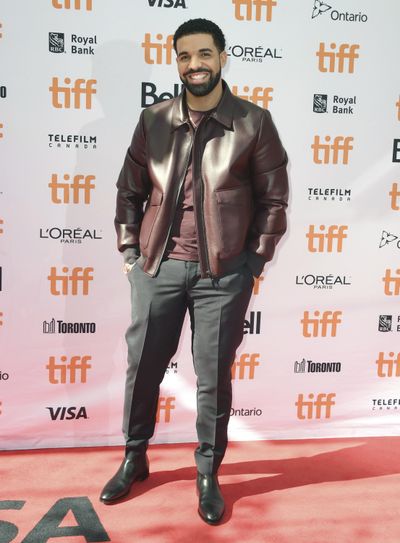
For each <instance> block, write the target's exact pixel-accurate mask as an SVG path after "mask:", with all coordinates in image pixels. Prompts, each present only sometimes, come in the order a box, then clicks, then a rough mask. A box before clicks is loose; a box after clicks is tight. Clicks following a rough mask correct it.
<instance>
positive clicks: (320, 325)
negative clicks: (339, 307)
mask: <svg viewBox="0 0 400 543" xmlns="http://www.w3.org/2000/svg"><path fill="white" fill-rule="evenodd" d="M342 314H343V313H342V311H324V312H323V313H322V317H321V313H320V312H319V311H314V315H313V317H310V312H309V311H304V315H303V318H302V319H301V321H300V322H301V324H302V325H303V336H304V337H328V336H329V337H336V333H337V328H338V325H339V324H341V323H342V321H341V319H340V317H341V316H342Z"/></svg>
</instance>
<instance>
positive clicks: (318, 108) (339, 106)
mask: <svg viewBox="0 0 400 543" xmlns="http://www.w3.org/2000/svg"><path fill="white" fill-rule="evenodd" d="M328 101H329V97H328V95H327V94H314V99H313V111H314V113H333V114H334V115H354V107H355V105H356V104H357V96H339V95H338V94H334V95H333V96H332V106H331V108H329V106H328Z"/></svg>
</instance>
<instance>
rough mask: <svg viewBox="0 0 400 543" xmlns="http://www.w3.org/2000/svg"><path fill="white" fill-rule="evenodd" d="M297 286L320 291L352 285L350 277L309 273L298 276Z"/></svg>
mask: <svg viewBox="0 0 400 543" xmlns="http://www.w3.org/2000/svg"><path fill="white" fill-rule="evenodd" d="M296 285H301V286H307V287H312V288H313V289H319V290H332V289H333V288H336V287H338V286H342V287H345V286H346V287H347V286H350V285H351V276H350V275H334V274H333V273H330V274H328V275H315V274H313V273H307V274H305V275H296Z"/></svg>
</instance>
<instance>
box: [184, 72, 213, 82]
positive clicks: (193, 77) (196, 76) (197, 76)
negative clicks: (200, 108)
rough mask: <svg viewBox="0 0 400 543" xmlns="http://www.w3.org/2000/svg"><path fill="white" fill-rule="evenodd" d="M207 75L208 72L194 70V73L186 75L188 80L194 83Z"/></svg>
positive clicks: (202, 79)
mask: <svg viewBox="0 0 400 543" xmlns="http://www.w3.org/2000/svg"><path fill="white" fill-rule="evenodd" d="M208 76H209V72H196V73H192V74H188V75H187V76H186V77H187V78H188V79H189V81H192V82H193V83H196V82H199V83H201V82H203V81H204V80H205V79H206V78H207V77H208Z"/></svg>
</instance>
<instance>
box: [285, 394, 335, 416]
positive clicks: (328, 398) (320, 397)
mask: <svg viewBox="0 0 400 543" xmlns="http://www.w3.org/2000/svg"><path fill="white" fill-rule="evenodd" d="M335 397H336V394H334V393H333V392H331V393H329V394H324V393H320V394H317V398H316V399H314V394H312V393H311V394H309V395H308V400H305V399H304V394H299V395H298V397H297V402H296V403H295V405H296V407H297V418H298V419H300V420H304V419H321V418H325V419H330V418H331V414H332V406H334V405H335V402H334V400H333V399H334V398H335ZM304 410H305V414H304Z"/></svg>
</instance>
